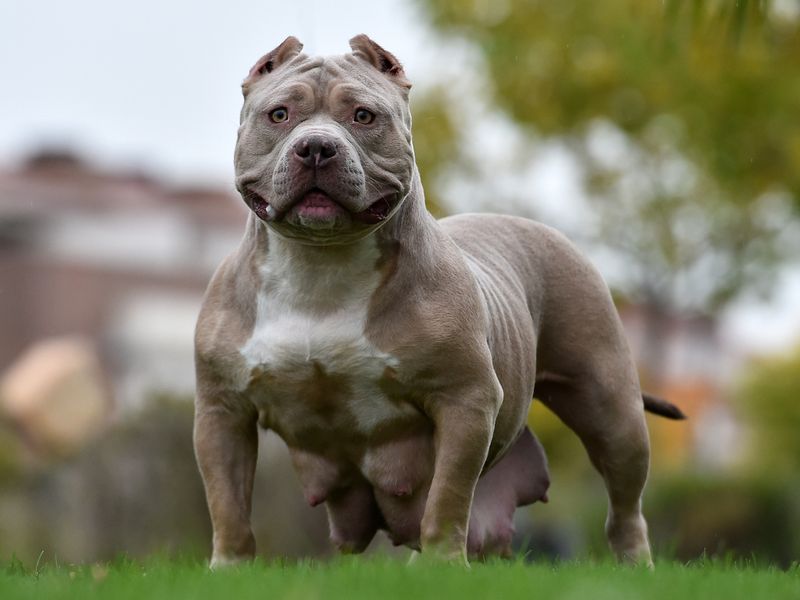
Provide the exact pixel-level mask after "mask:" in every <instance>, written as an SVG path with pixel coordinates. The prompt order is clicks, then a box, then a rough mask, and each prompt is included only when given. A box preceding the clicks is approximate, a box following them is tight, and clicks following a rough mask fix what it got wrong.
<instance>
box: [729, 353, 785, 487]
mask: <svg viewBox="0 0 800 600" xmlns="http://www.w3.org/2000/svg"><path fill="white" fill-rule="evenodd" d="M798 398H800V348H797V349H796V350H795V351H794V352H793V353H792V354H789V355H786V356H783V357H777V358H773V359H771V360H768V361H764V362H762V363H760V364H756V365H755V366H753V367H752V368H751V370H750V372H749V374H748V375H747V377H746V378H745V380H744V382H743V383H742V385H741V388H740V389H739V392H738V394H737V400H738V406H739V408H740V409H741V410H742V412H743V413H744V416H745V419H744V421H745V422H746V423H747V424H748V425H749V426H750V427H751V429H752V431H753V438H754V439H753V442H754V444H753V447H752V452H751V455H752V456H753V458H754V462H755V463H756V465H757V468H758V469H760V470H765V471H768V472H769V473H770V474H772V475H773V476H778V475H779V474H781V475H784V476H788V477H794V478H796V477H797V473H798V470H800V435H798V432H800V402H798V401H797V399H798Z"/></svg>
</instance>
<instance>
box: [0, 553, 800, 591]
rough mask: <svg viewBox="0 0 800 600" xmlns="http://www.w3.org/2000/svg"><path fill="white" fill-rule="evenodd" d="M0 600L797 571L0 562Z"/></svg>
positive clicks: (782, 580) (775, 577)
mask: <svg viewBox="0 0 800 600" xmlns="http://www.w3.org/2000/svg"><path fill="white" fill-rule="evenodd" d="M0 598H2V599H3V600H13V599H16V598H37V599H47V600H49V599H54V598H75V599H81V600H84V599H91V598H113V599H115V600H123V599H130V600H151V599H153V600H159V599H161V598H163V599H165V600H167V599H169V600H174V599H178V598H192V599H198V600H202V599H203V598H225V599H231V600H233V599H235V600H246V599H249V598H259V599H271V598H287V599H293V600H295V599H296V600H314V599H320V600H322V599H324V600H328V599H336V598H347V599H348V600H350V599H356V598H370V599H378V600H390V599H392V598H404V599H406V600H412V599H413V600H418V599H422V598H435V599H437V600H446V599H449V598H458V599H462V598H502V599H504V600H505V599H506V598H542V599H548V600H549V599H553V598H565V599H567V598H568V599H575V600H578V599H584V598H586V599H591V600H603V599H606V598H607V599H609V600H625V599H628V598H630V599H639V598H644V599H647V600H657V599H660V598H663V599H670V600H675V599H680V600H689V599H692V598H697V599H702V600H708V599H710V598H725V599H726V600H735V599H737V598H742V599H745V598H746V599H747V600H753V599H757V598H767V599H770V600H775V599H779V598H792V599H798V598H800V567H798V566H795V567H794V568H792V569H790V570H788V571H781V570H778V569H770V568H755V567H748V566H741V565H735V564H725V563H719V562H716V563H715V562H708V561H707V562H700V563H698V564H695V565H680V564H676V563H669V562H662V563H660V564H658V565H657V568H656V570H655V572H650V571H647V570H644V569H634V568H626V567H617V566H614V565H610V564H590V563H585V564H578V563H556V564H554V565H553V564H538V565H530V564H525V563H523V562H510V563H503V562H497V563H491V564H476V565H473V566H472V568H471V569H470V570H465V569H462V568H459V567H450V566H436V565H417V564H415V565H411V566H406V565H405V564H404V563H402V562H397V561H391V560H386V559H375V558H372V559H364V558H347V559H339V560H336V561H333V562H329V563H319V562H307V563H299V564H278V563H271V564H266V563H256V564H251V565H246V566H243V567H237V568H234V569H229V570H225V571H222V572H214V573H212V572H209V571H208V569H207V568H206V567H205V566H204V565H201V564H198V563H189V562H174V561H167V560H164V561H158V560H152V561H147V562H145V563H136V562H128V561H119V562H116V563H112V564H109V565H100V564H98V565H86V566H63V565H62V566H60V567H56V566H52V565H48V566H45V567H42V566H40V567H39V568H38V569H36V568H33V567H29V568H25V567H23V566H22V565H20V564H19V563H9V564H5V565H2V566H0Z"/></svg>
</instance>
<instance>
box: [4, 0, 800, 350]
mask: <svg viewBox="0 0 800 600" xmlns="http://www.w3.org/2000/svg"><path fill="white" fill-rule="evenodd" d="M357 33H367V34H368V35H370V36H371V37H373V39H375V40H376V41H377V42H379V43H380V44H381V45H382V46H384V47H385V48H387V49H388V50H390V51H391V52H393V53H394V54H396V55H397V56H398V57H399V58H400V60H401V61H402V62H403V63H404V65H405V67H406V71H407V72H408V73H409V76H410V78H411V79H412V81H414V82H416V83H417V84H419V83H421V82H422V83H424V81H425V80H426V78H427V79H430V78H431V77H433V76H434V75H432V73H434V68H433V67H434V65H436V63H437V61H438V62H442V61H441V60H440V56H441V54H442V45H441V42H437V41H435V40H434V39H433V38H432V36H431V34H430V33H429V32H428V30H427V29H426V28H425V27H424V26H423V25H422V19H420V18H419V16H418V15H417V14H415V9H414V8H413V5H412V4H411V3H410V2H409V1H408V0H381V1H380V2H364V1H363V0H359V1H356V0H336V1H333V0H331V1H325V0H306V1H305V2H303V3H299V2H286V1H284V2H273V1H261V2H255V1H247V0H226V2H215V3H210V2H209V3H206V2H191V1H189V0H169V1H166V0H138V1H137V2H122V1H116V2H115V1H113V0H64V1H60V0H50V1H44V0H0V115H2V116H0V165H8V164H13V163H15V162H17V161H19V160H20V158H22V157H24V156H25V155H26V154H27V153H29V152H30V151H31V150H33V149H35V148H37V147H40V146H42V145H47V144H50V145H52V144H55V145H65V146H68V147H74V148H76V149H78V150H79V151H80V152H82V153H83V154H85V155H87V156H89V157H90V158H92V159H94V160H95V161H96V162H99V163H100V164H104V165H107V166H111V167H130V166H133V167H136V168H141V169H143V170H146V171H148V172H150V173H154V174H156V175H159V176H161V177H163V178H165V179H168V180H173V181H180V182H191V181H202V182H209V183H216V184H221V185H225V186H228V187H231V180H232V174H233V168H232V154H233V144H234V137H235V132H236V128H237V124H238V111H239V107H240V104H241V94H240V88H239V85H240V83H241V80H242V79H243V77H244V76H245V75H246V74H247V72H248V70H249V68H250V66H251V65H252V64H253V63H254V62H255V61H256V60H257V59H258V58H259V57H260V56H261V55H262V54H264V53H265V52H267V51H269V50H271V49H272V48H274V47H275V46H276V45H277V44H279V43H280V42H281V41H282V40H283V39H284V38H285V37H286V36H288V35H295V36H297V37H298V38H299V39H300V40H301V41H302V42H303V43H304V44H305V50H306V52H308V53H310V54H340V53H343V52H346V51H348V45H347V40H348V39H350V38H351V37H352V36H353V35H355V34H357ZM555 167H558V165H555ZM555 167H554V168H553V169H548V170H547V173H551V176H550V177H549V181H544V182H543V183H542V185H541V188H542V189H541V190H539V191H540V194H539V200H541V202H543V203H547V204H548V206H550V207H552V206H556V207H557V206H559V205H560V204H561V203H562V202H563V196H564V194H565V190H566V191H567V192H568V191H569V190H570V189H572V188H573V187H574V182H567V181H562V179H563V177H561V178H559V175H558V173H559V172H560V171H559V169H558V168H555ZM548 190H549V192H548ZM548 194H549V195H548ZM537 201H538V200H537ZM798 306H800V274H799V273H797V272H795V273H794V274H787V276H786V278H785V281H784V283H783V284H782V285H781V286H780V287H779V291H778V294H777V300H776V302H774V303H772V304H759V303H757V302H754V301H752V300H747V301H743V302H742V303H740V304H739V305H738V306H737V307H735V308H734V310H733V311H732V312H731V313H730V316H729V318H728V319H727V322H728V323H729V326H728V327H727V328H726V330H727V331H728V332H729V333H730V334H731V335H732V336H733V339H735V340H736V341H737V343H738V344H741V345H743V346H745V347H747V348H756V349H760V350H769V349H772V348H780V347H787V346H788V345H789V344H791V343H793V342H795V341H796V340H797V338H798V336H799V335H800V308H798Z"/></svg>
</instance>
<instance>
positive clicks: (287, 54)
mask: <svg viewBox="0 0 800 600" xmlns="http://www.w3.org/2000/svg"><path fill="white" fill-rule="evenodd" d="M302 49H303V44H301V43H300V40H298V39H297V38H296V37H294V36H293V35H290V36H289V37H287V38H286V39H285V40H283V42H281V44H280V45H279V46H278V47H277V48H275V49H274V50H272V51H270V52H267V53H266V54H265V55H264V56H262V57H261V58H259V59H258V61H257V62H256V64H254V65H253V67H252V68H251V69H250V72H249V73H248V74H247V77H246V78H245V80H244V81H243V82H242V91H243V92H244V93H245V94H246V93H247V90H248V89H249V88H250V86H251V85H252V84H253V83H255V82H256V81H258V80H259V79H261V78H262V77H263V76H264V75H266V74H268V73H272V71H274V70H275V69H277V68H278V67H280V66H281V65H282V64H283V63H285V62H287V61H289V60H291V59H293V58H294V57H295V56H297V55H298V54H300V51H301V50H302Z"/></svg>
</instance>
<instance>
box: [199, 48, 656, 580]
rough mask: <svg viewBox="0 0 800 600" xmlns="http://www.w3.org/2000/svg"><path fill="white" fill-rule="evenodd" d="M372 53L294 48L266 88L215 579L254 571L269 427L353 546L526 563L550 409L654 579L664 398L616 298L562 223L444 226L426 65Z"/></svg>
mask: <svg viewBox="0 0 800 600" xmlns="http://www.w3.org/2000/svg"><path fill="white" fill-rule="evenodd" d="M350 46H351V48H352V53H351V54H346V55H344V56H336V57H309V56H306V55H304V54H302V53H301V49H302V45H301V44H300V43H299V42H298V41H297V40H296V39H295V38H292V37H290V38H288V39H286V40H285V41H284V42H283V43H282V44H281V45H280V46H278V47H277V48H276V49H275V50H273V51H272V52H270V53H269V54H267V55H265V56H264V57H262V58H261V59H260V60H259V61H258V62H257V63H256V64H255V66H254V67H253V68H252V69H251V71H250V73H249V75H248V76H247V78H246V80H245V81H244V83H243V92H244V105H243V108H242V112H241V126H240V128H239V133H238V140H237V144H236V153H235V165H236V186H237V189H238V190H239V192H240V193H241V196H242V198H243V200H244V201H245V202H246V204H247V205H248V206H249V208H250V210H251V214H250V216H249V220H248V223H247V230H246V233H245V235H244V239H243V240H242V242H241V244H240V246H239V248H238V249H237V250H236V251H235V252H234V253H233V254H232V255H230V256H229V257H228V258H227V259H226V260H225V261H224V262H223V264H222V265H221V266H220V267H219V269H218V270H217V272H216V274H215V275H214V277H213V279H212V281H211V283H210V285H209V288H208V291H207V293H206V297H205V300H204V304H203V308H202V311H201V313H200V317H199V320H198V324H197V331H196V348H195V354H196V367H197V399H196V413H195V431H194V439H195V451H196V455H197V460H198V464H199V466H200V470H201V473H202V476H203V480H204V483H205V488H206V495H207V499H208V505H209V511H210V514H211V520H212V524H213V530H214V539H213V556H212V566H216V565H222V564H227V563H230V562H234V561H237V560H241V559H244V558H248V557H251V556H252V555H253V553H254V550H255V542H254V539H253V534H252V532H251V528H250V507H251V493H252V486H253V473H254V468H255V462H256V454H257V439H258V438H257V430H258V427H259V426H261V427H264V428H269V429H272V430H273V431H275V432H276V433H277V434H278V435H279V436H280V437H281V438H282V439H283V440H284V441H285V442H286V444H287V445H288V447H289V449H290V451H291V456H292V460H293V463H294V466H295V468H296V470H297V473H298V475H299V478H300V480H301V483H302V485H303V489H304V493H305V496H306V499H307V501H308V502H309V503H310V504H311V505H317V504H322V503H324V504H325V506H326V508H327V512H328V516H329V521H330V530H331V538H332V540H333V542H334V543H335V544H336V546H338V547H339V548H340V549H342V550H343V551H349V552H359V551H361V550H363V549H364V548H365V547H366V546H367V545H368V544H369V542H370V541H371V539H372V538H373V536H374V535H375V533H376V531H377V530H379V529H385V530H386V531H387V532H388V535H389V536H390V537H391V539H392V540H393V541H394V542H395V543H397V544H405V545H408V546H411V547H413V548H417V549H421V551H422V555H423V556H426V555H427V556H430V557H434V558H436V557H438V558H445V559H448V560H458V561H465V560H466V557H467V555H468V554H469V555H485V554H491V553H500V554H504V553H507V552H508V551H509V544H510V537H511V532H512V525H511V518H512V515H513V512H514V510H515V508H516V507H517V506H520V505H524V504H530V503H532V502H535V501H536V500H540V499H545V498H546V495H545V494H546V491H547V487H548V483H549V480H548V473H547V464H546V460H545V456H544V452H543V451H542V448H541V446H540V445H539V443H538V441H537V440H536V439H535V438H534V437H533V436H532V434H531V433H530V432H529V431H528V429H527V428H526V425H525V423H526V416H527V413H528V407H529V405H530V402H531V399H532V397H533V395H534V393H535V394H536V397H537V398H539V399H540V400H541V401H542V402H543V403H545V404H546V405H547V406H548V407H549V408H550V409H552V410H553V411H554V412H555V413H556V414H557V415H558V416H559V417H560V418H561V419H562V420H563V421H564V422H565V423H566V424H567V425H568V426H569V427H570V428H571V429H572V430H573V431H575V433H576V434H577V435H578V436H579V437H580V439H581V441H582V442H583V444H584V446H585V447H586V449H587V451H588V454H589V457H590V459H591V461H592V463H593V464H594V466H595V467H596V468H597V470H598V471H599V472H600V474H601V475H602V477H603V480H604V481H605V484H606V487H607V490H608V498H609V511H608V519H607V522H606V532H607V535H608V541H609V543H610V545H611V548H612V549H613V551H614V552H615V553H616V555H617V556H618V557H619V558H620V559H623V560H631V561H639V562H645V563H649V562H650V548H649V544H648V539H647V528H646V524H645V520H644V518H643V517H642V514H641V507H640V499H641V494H642V488H643V486H644V484H645V480H646V478H647V471H648V461H649V443H648V434H647V429H646V427H645V419H644V411H643V399H642V394H641V392H640V389H639V381H638V378H637V374H636V370H635V368H634V364H633V361H632V359H631V354H630V351H629V349H628V345H627V343H626V341H625V338H624V336H623V331H622V327H621V325H620V321H619V318H618V316H617V313H616V311H615V309H614V306H613V304H612V302H611V297H610V295H609V292H608V289H607V287H606V285H605V284H604V282H603V280H602V279H601V277H600V276H599V275H598V273H597V272H596V271H595V269H594V268H593V267H592V266H591V265H590V264H589V262H588V261H587V260H586V259H584V258H583V257H582V256H581V255H580V254H579V253H578V252H577V251H576V249H575V248H574V247H573V246H572V245H571V244H570V243H569V242H568V241H567V240H566V239H565V238H564V237H563V236H561V235H560V234H558V233H557V232H555V231H554V230H552V229H550V228H548V227H545V226H543V225H541V224H538V223H535V222H533V221H529V220H525V219H521V218H514V217H508V216H499V215H463V216H457V217H451V218H447V219H443V220H441V221H436V220H435V219H434V218H433V217H432V216H431V215H430V214H429V213H428V212H427V210H426V208H425V202H424V197H423V191H422V187H421V185H420V179H419V173H418V172H417V168H416V165H415V162H414V150H413V146H412V143H411V115H410V113H409V108H408V94H409V88H410V84H409V83H408V81H407V80H406V77H405V74H404V72H403V68H402V66H401V65H400V63H399V62H398V61H397V60H396V59H395V57H394V56H392V55H391V54H390V53H389V52H386V51H385V50H384V49H382V48H381V47H380V46H378V45H377V44H376V43H374V42H373V41H372V40H370V39H369V38H367V37H366V36H364V35H360V36H357V37H355V38H353V39H352V40H351V41H350ZM645 403H649V406H650V407H652V408H653V409H654V410H656V411H661V412H664V411H665V410H666V411H669V409H670V407H669V406H668V405H666V404H659V403H658V402H657V401H655V400H651V399H646V400H645Z"/></svg>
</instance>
